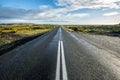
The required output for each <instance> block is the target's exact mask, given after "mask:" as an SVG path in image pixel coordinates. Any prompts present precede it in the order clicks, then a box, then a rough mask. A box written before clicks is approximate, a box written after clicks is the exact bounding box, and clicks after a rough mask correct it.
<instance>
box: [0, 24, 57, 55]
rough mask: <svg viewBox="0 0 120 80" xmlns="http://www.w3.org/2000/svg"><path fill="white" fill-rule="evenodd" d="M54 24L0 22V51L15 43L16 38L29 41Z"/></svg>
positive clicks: (48, 29) (53, 26)
mask: <svg viewBox="0 0 120 80" xmlns="http://www.w3.org/2000/svg"><path fill="white" fill-rule="evenodd" d="M55 28H56V26H55V25H36V24H1V25H0V53H1V52H2V51H3V50H6V49H8V48H11V47H12V46H14V45H16V44H15V42H16V41H17V43H18V40H19V42H20V40H22V42H24V41H23V40H26V41H29V40H28V39H33V38H34V37H36V36H38V35H41V34H43V33H46V32H48V31H50V30H52V29H55Z"/></svg>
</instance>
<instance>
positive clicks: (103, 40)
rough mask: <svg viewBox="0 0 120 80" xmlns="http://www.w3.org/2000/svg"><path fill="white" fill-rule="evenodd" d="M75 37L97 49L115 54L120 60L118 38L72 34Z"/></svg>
mask: <svg viewBox="0 0 120 80" xmlns="http://www.w3.org/2000/svg"><path fill="white" fill-rule="evenodd" d="M73 34H75V35H76V36H77V37H79V38H82V39H84V40H86V41H87V42H89V43H91V44H92V45H95V46H96V47H98V48H101V49H104V50H107V51H108V52H110V53H112V54H115V55H116V56H117V57H119V58H120V54H119V53H120V38H119V37H111V36H105V35H92V34H81V33H76V32H73Z"/></svg>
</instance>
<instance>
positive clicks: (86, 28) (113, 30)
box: [63, 25, 120, 37]
mask: <svg viewBox="0 0 120 80" xmlns="http://www.w3.org/2000/svg"><path fill="white" fill-rule="evenodd" d="M63 27H64V28H66V29H68V30H69V31H72V32H73V31H75V32H80V33H90V34H97V35H108V36H119V37H120V25H72V26H71V25H70V26H66V25H64V26H63Z"/></svg>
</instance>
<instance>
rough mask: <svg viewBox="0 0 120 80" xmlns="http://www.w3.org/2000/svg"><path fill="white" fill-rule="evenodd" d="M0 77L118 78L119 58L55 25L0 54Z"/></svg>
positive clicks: (45, 79)
mask: <svg viewBox="0 0 120 80" xmlns="http://www.w3.org/2000/svg"><path fill="white" fill-rule="evenodd" d="M0 80H120V59H119V58H118V57H116V56H115V55H113V54H111V53H110V52H108V51H106V50H103V49H102V48H98V47H96V46H94V45H92V44H90V43H89V42H87V41H85V40H84V39H82V38H81V37H80V36H79V37H78V36H76V35H74V34H72V33H71V32H69V31H67V30H64V29H63V28H60V27H59V28H57V29H55V30H53V31H51V32H49V33H46V34H44V35H42V36H40V37H38V38H36V39H34V40H32V41H30V42H28V43H26V44H25V45H22V46H20V47H18V48H16V49H14V50H12V51H10V52H8V53H6V54H4V55H2V56H0Z"/></svg>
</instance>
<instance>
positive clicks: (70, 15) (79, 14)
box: [66, 13, 89, 18]
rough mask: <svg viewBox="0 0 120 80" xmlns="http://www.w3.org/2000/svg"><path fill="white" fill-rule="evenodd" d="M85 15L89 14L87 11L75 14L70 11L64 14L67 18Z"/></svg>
mask: <svg viewBox="0 0 120 80" xmlns="http://www.w3.org/2000/svg"><path fill="white" fill-rule="evenodd" d="M86 16H89V14H87V13H77V14H72V13H70V14H67V15H66V17H68V18H70V17H71V18H74V17H79V18H81V17H86Z"/></svg>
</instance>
